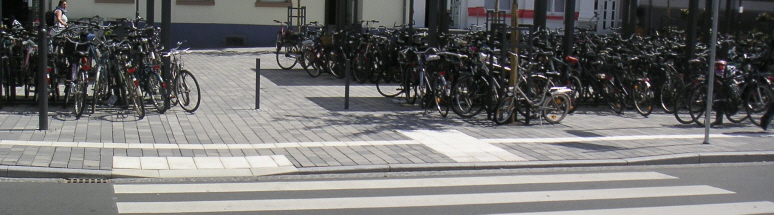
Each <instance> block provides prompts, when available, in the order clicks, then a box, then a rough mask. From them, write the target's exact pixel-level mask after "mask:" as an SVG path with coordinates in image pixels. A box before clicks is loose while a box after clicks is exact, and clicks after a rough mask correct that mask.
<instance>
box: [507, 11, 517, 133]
mask: <svg viewBox="0 0 774 215" xmlns="http://www.w3.org/2000/svg"><path fill="white" fill-rule="evenodd" d="M511 1H512V3H511V28H514V30H513V31H511V45H514V47H513V53H517V55H511V74H510V78H509V80H508V82H509V83H508V84H509V85H510V86H511V87H513V88H514V89H516V87H517V85H518V82H519V56H518V53H519V47H518V45H519V29H518V27H519V2H518V0H511ZM514 96H515V95H514ZM514 102H517V101H514ZM516 115H517V114H513V115H511V122H513V121H516Z"/></svg>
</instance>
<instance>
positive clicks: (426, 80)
mask: <svg viewBox="0 0 774 215" xmlns="http://www.w3.org/2000/svg"><path fill="white" fill-rule="evenodd" d="M420 76H422V82H420V86H419V88H418V89H417V90H418V92H417V97H418V98H419V99H420V101H421V102H422V103H421V106H422V108H430V107H431V106H433V105H434V104H435V102H434V101H433V100H434V98H435V97H434V95H433V93H434V92H433V85H434V84H435V82H434V81H435V80H434V79H433V78H432V77H430V75H429V74H427V73H426V72H425V71H421V73H420Z"/></svg>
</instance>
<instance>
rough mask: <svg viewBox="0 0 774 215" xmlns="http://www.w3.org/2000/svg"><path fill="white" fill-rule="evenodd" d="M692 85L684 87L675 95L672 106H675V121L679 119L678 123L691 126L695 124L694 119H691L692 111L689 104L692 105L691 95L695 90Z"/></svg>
mask: <svg viewBox="0 0 774 215" xmlns="http://www.w3.org/2000/svg"><path fill="white" fill-rule="evenodd" d="M693 87H694V86H692V85H688V86H683V87H682V88H681V89H680V90H679V91H678V93H677V94H675V98H674V101H673V102H672V104H674V106H673V108H674V111H673V114H674V116H675V119H677V122H680V124H684V125H687V124H691V123H694V122H693V118H691V111H690V109H689V107H688V104H689V103H690V102H689V100H690V99H691V94H692V92H693V91H692V90H693Z"/></svg>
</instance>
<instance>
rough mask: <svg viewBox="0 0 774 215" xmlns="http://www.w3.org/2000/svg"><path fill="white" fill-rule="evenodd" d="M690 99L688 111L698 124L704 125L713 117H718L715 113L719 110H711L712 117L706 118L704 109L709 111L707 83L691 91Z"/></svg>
mask: <svg viewBox="0 0 774 215" xmlns="http://www.w3.org/2000/svg"><path fill="white" fill-rule="evenodd" d="M690 98H691V99H690V100H688V111H689V112H690V114H691V119H693V122H694V123H696V125H699V126H704V125H705V123H707V122H710V120H712V119H713V118H717V117H716V116H715V115H716V114H717V111H713V110H709V111H710V117H709V118H706V117H705V114H704V111H707V99H708V98H707V85H706V84H702V85H699V86H696V87H695V88H694V90H693V92H692V93H691V96H690Z"/></svg>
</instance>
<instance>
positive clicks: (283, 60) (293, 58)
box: [275, 43, 300, 70]
mask: <svg viewBox="0 0 774 215" xmlns="http://www.w3.org/2000/svg"><path fill="white" fill-rule="evenodd" d="M299 53H300V52H299V50H298V47H297V46H296V45H295V44H293V43H284V44H282V48H280V49H279V50H278V51H277V53H276V54H275V55H276V57H277V65H279V67H280V68H282V69H284V70H289V69H292V68H293V67H294V66H296V64H297V63H298V58H299V57H298V56H299Z"/></svg>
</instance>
